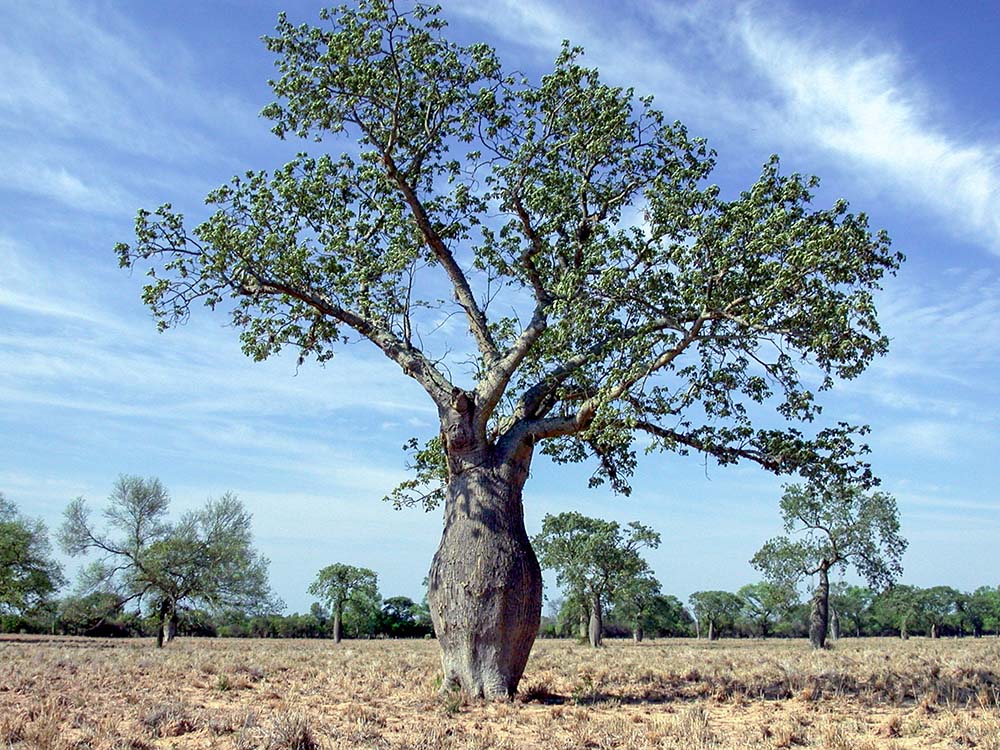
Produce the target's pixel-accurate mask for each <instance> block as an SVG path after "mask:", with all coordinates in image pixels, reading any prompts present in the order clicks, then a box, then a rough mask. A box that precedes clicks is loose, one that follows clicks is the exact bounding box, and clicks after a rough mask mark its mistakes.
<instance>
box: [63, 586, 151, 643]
mask: <svg viewBox="0 0 1000 750" xmlns="http://www.w3.org/2000/svg"><path fill="white" fill-rule="evenodd" d="M140 628H141V623H140V618H139V617H137V616H134V615H133V616H129V615H128V614H127V613H126V612H125V611H124V609H123V607H122V603H121V598H120V597H119V595H118V593H117V592H114V591H91V592H89V593H86V594H79V595H70V596H67V597H65V598H63V599H62V600H61V601H60V602H59V607H58V615H57V619H56V630H57V631H58V632H60V633H64V634H66V635H89V636H100V637H126V636H130V635H138V634H139V632H140Z"/></svg>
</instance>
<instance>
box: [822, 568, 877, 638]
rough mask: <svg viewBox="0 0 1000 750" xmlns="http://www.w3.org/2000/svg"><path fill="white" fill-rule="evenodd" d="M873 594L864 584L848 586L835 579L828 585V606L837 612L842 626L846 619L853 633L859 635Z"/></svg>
mask: <svg viewBox="0 0 1000 750" xmlns="http://www.w3.org/2000/svg"><path fill="white" fill-rule="evenodd" d="M873 596H874V594H873V593H872V590H871V589H870V588H867V587H866V586H850V585H848V584H847V583H845V582H844V581H837V582H836V583H833V584H831V586H830V607H831V608H832V609H834V610H836V611H837V613H838V614H839V616H840V619H841V623H842V626H843V622H844V621H847V622H848V623H850V626H851V630H852V631H853V633H854V635H855V636H858V637H860V636H861V632H862V627H863V626H864V618H865V616H866V615H867V614H868V610H869V608H870V607H871V604H872V598H873Z"/></svg>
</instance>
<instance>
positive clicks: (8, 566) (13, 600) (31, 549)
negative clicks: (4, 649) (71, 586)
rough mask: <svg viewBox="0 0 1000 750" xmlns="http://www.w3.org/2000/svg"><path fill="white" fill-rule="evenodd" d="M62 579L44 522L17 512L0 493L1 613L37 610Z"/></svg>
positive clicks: (20, 613)
mask: <svg viewBox="0 0 1000 750" xmlns="http://www.w3.org/2000/svg"><path fill="white" fill-rule="evenodd" d="M63 583H65V579H64V578H63V575H62V570H61V568H60V566H59V564H58V563H57V562H56V561H55V560H54V559H53V557H52V548H51V545H50V544H49V536H48V532H47V531H46V529H45V524H44V523H42V522H41V521H40V520H33V519H30V518H27V517H26V516H23V515H21V514H20V513H18V511H17V506H15V505H14V503H12V502H10V501H9V500H7V499H6V498H5V497H4V496H3V493H0V615H5V614H13V615H25V614H27V613H30V612H32V611H33V610H37V609H38V608H40V607H42V606H43V605H44V604H45V603H46V602H47V601H48V600H49V598H50V596H51V595H52V594H54V593H55V592H56V591H57V590H58V589H59V587H60V586H62V585H63Z"/></svg>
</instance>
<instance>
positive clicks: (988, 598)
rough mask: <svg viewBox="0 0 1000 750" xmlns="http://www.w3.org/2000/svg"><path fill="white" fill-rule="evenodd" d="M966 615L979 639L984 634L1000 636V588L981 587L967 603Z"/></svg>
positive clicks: (971, 595)
mask: <svg viewBox="0 0 1000 750" xmlns="http://www.w3.org/2000/svg"><path fill="white" fill-rule="evenodd" d="M965 614H966V618H967V620H968V622H969V625H970V627H971V628H972V634H973V635H974V636H976V637H977V638H978V637H979V636H980V635H982V634H983V633H984V632H990V631H992V632H993V634H994V635H1000V587H996V586H980V587H979V588H978V589H976V590H975V591H973V592H972V593H971V594H970V595H969V596H968V599H967V601H966V605H965Z"/></svg>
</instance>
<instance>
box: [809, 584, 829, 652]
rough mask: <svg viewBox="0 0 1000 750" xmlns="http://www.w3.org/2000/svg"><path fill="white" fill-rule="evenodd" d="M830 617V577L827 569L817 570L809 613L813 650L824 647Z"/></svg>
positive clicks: (810, 637) (810, 638)
mask: <svg viewBox="0 0 1000 750" xmlns="http://www.w3.org/2000/svg"><path fill="white" fill-rule="evenodd" d="M829 615H830V577H829V575H828V572H827V569H826V568H825V567H821V568H820V569H819V586H817V587H816V592H815V593H814V594H813V598H812V610H811V611H810V613H809V642H810V643H811V644H812V647H813V648H823V647H824V646H826V631H827V627H828V626H829Z"/></svg>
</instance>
